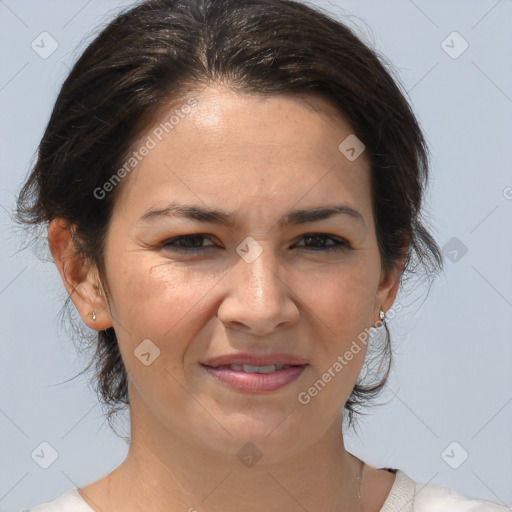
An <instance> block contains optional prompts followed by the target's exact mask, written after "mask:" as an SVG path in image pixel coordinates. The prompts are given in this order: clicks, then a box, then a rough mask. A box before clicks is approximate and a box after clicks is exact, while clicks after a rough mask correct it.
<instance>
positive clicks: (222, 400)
mask: <svg viewBox="0 0 512 512" xmlns="http://www.w3.org/2000/svg"><path fill="white" fill-rule="evenodd" d="M194 97H195V98H196V99H197V100H198V104H197V106H196V107H195V108H193V109H192V111H191V112H190V114H188V115H187V116H186V117H185V118H184V119H182V120H180V122H179V124H178V125H176V126H175V128H174V130H173V131H172V132H170V133H169V134H168V135H166V136H165V137H164V138H163V140H162V141H160V142H158V145H157V146H156V147H155V148H154V149H152V150H151V151H150V152H149V154H148V155H147V156H145V157H144V159H143V160H142V161H141V162H140V163H139V164H138V165H137V167H136V170H134V171H133V172H132V174H130V175H129V176H127V177H126V178H124V180H125V182H123V184H122V189H121V191H120V192H121V193H120V195H119V197H118V199H117V201H116V204H115V208H114V212H113V216H112V219H111V223H110V227H109V231H108V234H107V240H106V248H105V263H106V278H107V285H108V291H107V292H106V293H108V300H109V303H108V304H107V302H106V300H105V293H104V292H103V291H102V287H101V283H100V281H99V279H98V273H97V270H96V269H95V268H94V267H92V266H91V267H79V264H80V262H79V261H78V260H77V256H76V255H75V254H74V252H73V250H72V244H71V240H70V231H69V229H68V228H67V225H66V223H65V222H64V221H63V220H62V219H56V220H54V221H53V222H52V223H51V225H50V227H49V241H50V248H51V250H52V254H53V257H54V260H55V263H56V265H57V267H58V269H59V272H60V274H61V277H62V279H63V282H64V284H65V286H66V288H67V290H68V292H69V293H70V295H71V298H72V300H73V301H74V304H75V305H76V308H77V310H78V312H79V313H80V315H81V318H82V320H83V321H84V322H85V323H86V324H87V325H88V326H89V327H90V328H91V329H97V330H99V329H106V328H108V327H111V326H113V327H114V328H115V331H116V333H117V336H118V341H119V347H120V351H121V355H122V358H123V362H124V364H125V367H126V369H127V372H128V375H129V395H130V403H131V404H130V412H131V432H132V438H131V444H130V449H129V454H128V456H127V458H126V460H125V461H124V462H123V463H122V464H121V465H120V466H119V467H118V468H116V469H115V470H114V471H113V472H112V473H110V474H108V475H106V476H105V477H103V478H102V479H100V480H98V481H97V482H94V483H92V484H90V485H87V486H85V487H82V488H81V489H80V492H81V495H82V497H83V498H84V499H85V500H86V502H87V503H88V504H89V505H90V506H91V508H93V509H94V510H98V511H99V510H100V509H101V510H102V511H107V510H121V509H124V510H127V511H132V510H142V509H144V510H152V511H164V510H165V511H168V510H183V511H187V510H190V509H192V510H193V508H192V507H194V508H195V509H197V510H200V511H211V512H214V511H215V512H216V511H221V510H222V511H223V512H226V511H227V512H230V511H239V510H244V511H247V512H256V511H258V512H261V511H262V510H265V511H282V510H290V511H303V510H304V509H306V510H308V511H320V510H322V511H334V510H353V511H356V510H359V509H358V507H359V505H358V496H357V489H358V487H359V485H358V480H357V476H358V475H359V471H360V470H361V467H362V466H363V464H364V463H363V462H362V461H360V460H359V459H357V458H355V457H353V456H351V455H350V454H349V453H348V452H347V451H346V450H345V447H344V443H343V435H342V431H341V429H340V425H341V418H342V416H341V415H342V408H343V404H344V403H345V401H346V400H347V398H348V396H349V394H350V392H351V390H352V389H353V387H354V385H355V382H356V380H357V377H358V375H359V373H360V371H361V367H362V364H363V362H364V356H365V354H366V346H365V345H364V344H361V348H362V350H361V351H360V352H359V353H358V354H355V355H354V357H353V359H352V360H351V361H350V362H349V363H348V364H347V365H346V366H345V367H344V368H343V370H342V371H341V372H339V373H338V374H336V377H335V378H333V379H332V380H331V382H329V383H328V384H327V385H326V386H325V388H324V389H323V390H322V391H321V392H320V393H318V395H317V396H315V397H313V398H312V399H311V401H310V402H309V403H308V404H307V405H302V404H301V403H299V401H298V399H297V396H298V394H299V393H300V392H302V391H306V390H307V389H308V388H309V387H310V386H311V385H312V384H313V383H314V382H315V381H316V380H318V379H319V378H320V377H321V376H322V374H323V373H324V372H325V371H326V370H327V369H328V368H329V367H331V366H332V365H333V363H334V362H335V361H336V359H337V357H338V356H339V355H342V354H344V353H345V352H346V351H347V350H348V349H349V347H350V346H351V344H352V342H353V341H354V340H356V339H357V336H358V334H360V333H361V332H363V331H364V330H365V329H368V328H369V327H370V326H372V325H376V324H377V322H378V320H379V311H380V309H382V310H384V311H387V310H388V309H390V308H391V306H392V304H393V301H394V299H395V296H396V293H397V289H398V284H399V278H400V274H401V271H402V265H401V263H402V262H397V265H396V266H395V268H393V269H392V271H390V272H388V273H385V272H383V271H382V269H381V259H380V255H379V251H378V247H377V240H376V235H375V223H374V216H373V212H372V204H371V195H370V176H371V175H370V166H369V159H368V158H367V155H366V153H364V152H363V154H362V155H361V156H359V157H358V158H357V159H356V160H354V161H350V160H348V159H347V158H346V157H345V156H344V155H343V154H342V153H341V152H340V151H339V150H338V146H339V144H340V142H341V141H343V140H344V139H345V138H346V137H347V136H348V135H350V134H351V133H353V130H352V128H351V126H350V125H349V123H348V122H346V121H345V120H344V119H343V118H341V117H340V116H338V115H336V111H335V110H334V108H333V107H332V106H331V105H330V104H328V103H327V102H326V101H325V100H322V99H319V98H316V97H312V96H311V97H308V98H303V100H299V99H297V98H290V97H286V96H279V97H273V98H265V97H262V96H259V95H240V94H237V93H234V92H233V91H231V90H229V89H227V88H223V87H221V86H210V87H208V88H206V89H204V90H203V91H202V92H200V93H197V94H195V95H194ZM167 115H168V114H167ZM167 118H168V117H167V116H166V117H165V119H167ZM162 119H164V117H163V118H162ZM156 124H158V123H155V125H156ZM148 134H151V130H149V131H148V132H147V133H145V134H143V136H141V138H140V140H141V141H143V140H145V138H146V137H147V135H148ZM135 147H140V146H137V145H136V146H135ZM171 202H179V203H180V204H194V205H199V206H201V207H208V208H215V209H219V210H224V211H227V212H230V213H233V215H234V218H235V222H234V224H233V225H232V226H230V227H227V226H224V225H218V224H214V223H210V222H209V223H204V222H199V221H196V220H190V219H184V218H178V217H171V216H168V217H163V216H162V217H158V218H155V219H153V220H152V221H151V222H143V221H140V217H141V216H142V215H143V214H144V213H145V212H146V211H147V210H148V209H152V208H164V207H165V206H167V205H168V204H169V203H171ZM337 204H345V205H349V206H350V207H352V208H354V209H356V210H357V211H359V212H360V214H361V215H362V218H363V220H364V223H363V222H360V221H357V220H356V219H354V218H352V217H350V216H349V215H343V214H342V215H335V216H332V217H330V218H327V219H323V220H319V221H315V222H309V223H307V224H302V225H290V226H279V225H278V220H279V219H280V218H281V217H282V216H283V215H285V214H286V213H287V212H288V211H290V210H293V209H297V208H300V209H309V208H313V207H319V206H326V205H337ZM198 233H203V234H206V235H208V236H207V237H205V238H203V239H202V241H199V242H193V243H191V244H189V246H192V247H197V246H201V245H202V246H203V247H204V246H207V247H208V249H207V250H206V251H205V252H203V253H193V252H189V253H186V252H178V251H176V250H174V251H173V250H172V246H168V247H161V246H160V245H159V244H161V242H164V241H166V240H169V239H171V238H173V237H178V236H184V235H190V234H198ZM308 233H323V234H325V235H331V236H332V237H335V238H336V237H337V238H340V239H344V240H345V241H346V242H348V243H349V247H348V248H342V249H341V250H333V251H330V252H329V251H325V250H323V251H322V250H319V249H318V248H319V247H320V248H321V247H322V244H325V245H327V246H332V245H334V244H335V242H333V241H332V239H329V238H327V239H321V240H318V239H316V240H315V239H313V240H312V241H311V239H310V240H308V239H307V238H304V235H306V234H308ZM248 236H250V237H252V238H253V239H255V240H256V241H257V243H258V244H259V245H260V247H261V249H262V253H261V254H260V255H259V257H258V258H256V259H255V260H254V261H253V262H252V263H247V262H246V261H245V260H243V259H242V258H241V257H240V256H239V255H238V254H237V252H236V248H237V246H238V245H239V244H240V243H241V242H242V241H243V240H244V239H245V238H246V237H248ZM175 246H176V242H174V247H175ZM308 247H309V248H308ZM93 311H94V312H95V313H96V320H92V312H93ZM145 339H150V340H151V341H152V343H154V344H155V345H156V346H157V347H158V348H159V350H160V355H159V357H157V358H156V359H155V360H154V361H153V362H152V363H151V364H150V365H149V366H145V365H144V364H142V363H141V361H140V360H139V359H138V358H137V357H136V356H135V355H134V350H135V349H136V348H137V347H138V346H139V344H140V343H141V342H142V340H145ZM234 352H252V353H255V352H257V353H258V354H267V353H272V352H286V353H291V354H294V355H297V356H300V357H303V358H305V359H306V360H307V361H308V362H309V365H308V366H307V368H306V370H305V371H304V372H303V373H302V375H301V376H300V377H299V378H298V379H297V380H295V381H294V382H293V383H291V384H289V385H288V386H286V387H284V388H281V389H279V390H277V391H273V392H267V393H260V394H248V393H244V392H240V391H235V390H232V389H230V388H228V387H226V386H225V385H223V384H222V383H220V382H218V381H217V380H216V379H214V378H213V377H211V376H210V375H209V374H207V373H206V372H205V371H204V369H203V368H202V367H201V366H200V362H201V361H206V359H208V358H210V357H214V356H218V355H222V354H228V353H234ZM248 442H251V443H253V444H254V445H256V446H257V447H258V449H259V450H260V452H261V454H262V458H261V459H260V460H259V461H258V462H257V464H256V465H254V466H252V467H246V466H245V465H244V464H242V463H241V462H240V460H239V459H238V458H237V452H238V451H239V450H240V449H241V448H242V447H243V446H244V445H245V444H246V443H248ZM362 474H363V480H362V500H363V508H362V509H363V510H365V511H366V512H370V511H371V512H373V511H375V512H376V511H378V510H380V508H381V506H382V504H383V502H384V501H385V499H386V497H387V495H388V494H389V491H390V489H391V486H392V484H393V481H394V476H393V475H392V474H391V473H388V472H386V471H378V470H377V469H376V468H373V467H371V466H369V465H368V464H364V466H363V473H362Z"/></svg>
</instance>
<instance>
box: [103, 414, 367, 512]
mask: <svg viewBox="0 0 512 512" xmlns="http://www.w3.org/2000/svg"><path fill="white" fill-rule="evenodd" d="M132 406H133V404H132ZM133 418H137V415H136V414H132V420H131V421H132V425H131V427H132V430H131V444H130V450H129V453H128V456H127V458H126V460H125V461H124V462H123V463H122V464H121V465H120V466H119V467H118V468H117V469H116V470H115V471H114V472H112V473H111V474H110V475H108V491H107V498H106V500H107V501H108V504H106V505H107V508H106V510H113V509H120V508H121V507H122V508H123V509H124V510H127V511H130V510H139V509H140V510H142V509H145V510H152V511H154V512H159V511H162V512H163V511H164V510H165V511H168V510H184V511H189V512H195V511H201V512H203V511H208V512H220V511H222V512H235V511H239V510H244V512H260V511H261V510H265V511H269V512H274V511H275V512H277V511H279V512H281V511H282V510H307V511H309V512H313V511H320V510H321V511H323V512H330V511H332V512H334V511H339V510H350V511H354V512H356V511H360V510H361V505H360V497H359V496H358V492H359V490H360V480H359V478H360V476H361V469H362V463H361V462H360V461H359V460H358V459H356V458H355V457H353V456H352V455H350V454H349V453H348V452H347V451H346V450H345V447H344V444H343V436H342V432H341V417H337V418H336V421H335V422H333V423H332V425H331V426H330V428H329V429H328V430H327V431H326V432H325V434H324V435H323V436H322V437H321V438H320V439H318V441H317V442H315V443H313V444H311V445H309V446H307V447H305V448H304V449H303V450H301V451H298V452H296V453H294V454H293V455H291V456H288V457H286V458H283V459H281V460H273V461H272V462H268V463H266V462H265V457H264V454H263V456H262V457H261V459H260V460H259V461H257V462H256V463H254V462H255V460H256V459H255V456H256V453H255V452H253V453H251V447H250V445H248V446H247V447H246V449H247V452H246V453H244V454H240V455H239V456H238V457H237V456H236V455H233V454H229V455H227V454H225V453H222V452H220V451H217V450H216V449H215V446H208V445H207V444H205V440H204V439H202V440H199V439H194V438H188V437H186V436H184V435H183V433H181V435H178V434H177V433H174V432H169V431H168V430H166V429H164V428H163V427H162V425H161V424H160V425H157V424H156V422H155V423H154V424H153V425H152V427H154V428H151V429H148V428H147V425H148V423H147V420H145V421H143V422H141V423H140V424H139V423H138V422H137V421H136V420H134V419H133ZM143 425H144V429H143V428H142V426H143ZM148 432H150V434H148ZM236 451H237V450H234V452H236ZM251 457H252V458H251ZM98 505H100V506H101V504H98ZM102 508H103V507H102Z"/></svg>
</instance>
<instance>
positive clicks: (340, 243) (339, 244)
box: [160, 233, 351, 253]
mask: <svg viewBox="0 0 512 512" xmlns="http://www.w3.org/2000/svg"><path fill="white" fill-rule="evenodd" d="M205 238H208V236H207V235H203V234H200V233H198V234H194V235H183V236H178V237H175V238H170V239H169V240H165V241H164V242H162V243H161V244H160V246H161V247H162V248H165V249H168V250H171V251H176V252H188V253H204V252H206V251H207V250H208V249H212V248H214V246H212V245H209V246H206V247H183V246H179V245H172V244H173V243H176V242H182V241H183V240H189V241H190V240H198V239H205ZM303 239H323V240H324V241H326V240H332V241H333V242H336V245H330V246H325V245H324V246H320V247H317V248H316V249H314V248H312V247H307V246H305V248H306V250H310V251H313V252H331V251H340V250H347V249H351V246H350V244H349V243H348V242H347V241H346V240H343V239H342V238H338V237H334V236H331V235H326V234H324V233H307V234H306V235H302V237H301V240H303Z"/></svg>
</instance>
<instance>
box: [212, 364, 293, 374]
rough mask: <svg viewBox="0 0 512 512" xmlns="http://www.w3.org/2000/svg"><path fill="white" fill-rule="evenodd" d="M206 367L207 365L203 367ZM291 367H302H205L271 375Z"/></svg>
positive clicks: (272, 365)
mask: <svg viewBox="0 0 512 512" xmlns="http://www.w3.org/2000/svg"><path fill="white" fill-rule="evenodd" d="M205 366H207V365H205ZM292 366H303V365H293V364H267V365H264V366H258V365H252V364H223V365H220V366H215V367H212V366H207V367H208V368H214V369H215V370H232V371H234V372H245V373H272V372H276V371H280V370H285V369H287V368H291V367H292Z"/></svg>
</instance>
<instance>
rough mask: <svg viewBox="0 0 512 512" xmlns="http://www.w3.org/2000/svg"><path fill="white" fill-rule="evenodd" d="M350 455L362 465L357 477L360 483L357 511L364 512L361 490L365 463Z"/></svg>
mask: <svg viewBox="0 0 512 512" xmlns="http://www.w3.org/2000/svg"><path fill="white" fill-rule="evenodd" d="M347 453H348V452H347ZM349 455H350V456H351V457H353V458H354V459H356V460H357V461H359V462H360V464H361V468H360V469H359V475H358V477H357V480H358V481H359V487H358V489H357V497H358V498H359V507H358V509H357V510H358V512H362V510H363V508H362V498H361V488H362V486H363V481H362V477H363V469H364V462H363V461H362V460H360V459H358V458H357V457H355V456H354V455H352V454H351V453H349Z"/></svg>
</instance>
